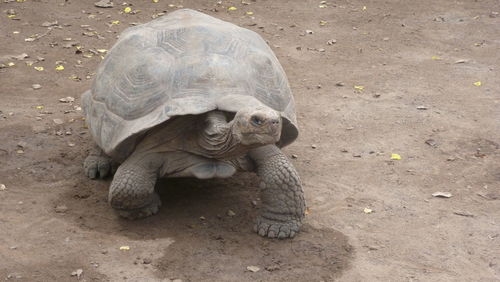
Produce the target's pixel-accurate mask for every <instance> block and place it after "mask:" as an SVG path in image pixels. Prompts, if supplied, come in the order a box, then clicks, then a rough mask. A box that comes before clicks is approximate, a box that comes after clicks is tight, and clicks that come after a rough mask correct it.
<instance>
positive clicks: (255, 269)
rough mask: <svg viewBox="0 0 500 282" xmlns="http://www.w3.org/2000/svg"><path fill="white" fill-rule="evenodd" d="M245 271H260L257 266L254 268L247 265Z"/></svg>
mask: <svg viewBox="0 0 500 282" xmlns="http://www.w3.org/2000/svg"><path fill="white" fill-rule="evenodd" d="M247 270H248V271H251V272H257V271H259V270H260V268H259V267H258V266H255V265H249V266H247Z"/></svg>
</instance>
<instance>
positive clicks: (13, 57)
mask: <svg viewBox="0 0 500 282" xmlns="http://www.w3.org/2000/svg"><path fill="white" fill-rule="evenodd" d="M28 57H29V56H28V54H26V53H22V54H21V55H17V56H11V58H12V59H16V60H18V61H22V60H24V59H26V58H28Z"/></svg>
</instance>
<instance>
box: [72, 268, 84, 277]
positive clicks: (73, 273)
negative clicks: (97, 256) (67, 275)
mask: <svg viewBox="0 0 500 282" xmlns="http://www.w3.org/2000/svg"><path fill="white" fill-rule="evenodd" d="M82 274H83V269H81V268H79V269H77V270H75V271H73V272H71V276H76V278H78V279H80V276H82Z"/></svg>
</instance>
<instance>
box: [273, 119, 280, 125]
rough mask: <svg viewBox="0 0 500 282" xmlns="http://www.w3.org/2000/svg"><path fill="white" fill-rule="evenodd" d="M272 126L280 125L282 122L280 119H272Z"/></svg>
mask: <svg viewBox="0 0 500 282" xmlns="http://www.w3.org/2000/svg"><path fill="white" fill-rule="evenodd" d="M271 124H272V125H278V124H280V120H279V119H272V120H271Z"/></svg>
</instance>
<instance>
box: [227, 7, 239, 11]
mask: <svg viewBox="0 0 500 282" xmlns="http://www.w3.org/2000/svg"><path fill="white" fill-rule="evenodd" d="M227 10H228V11H236V10H238V8H236V7H234V6H231V7H229V8H227Z"/></svg>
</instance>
